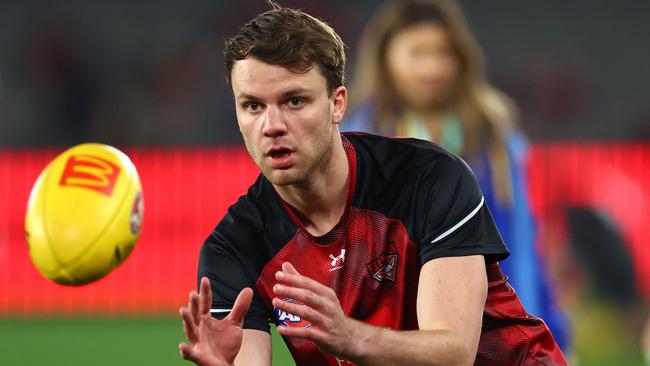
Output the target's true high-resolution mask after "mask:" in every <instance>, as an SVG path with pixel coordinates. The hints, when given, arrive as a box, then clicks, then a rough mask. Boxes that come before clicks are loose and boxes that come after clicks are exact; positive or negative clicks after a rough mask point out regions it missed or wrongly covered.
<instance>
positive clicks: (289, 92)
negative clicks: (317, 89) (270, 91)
mask: <svg viewBox="0 0 650 366" xmlns="http://www.w3.org/2000/svg"><path fill="white" fill-rule="evenodd" d="M310 91H311V90H310V89H307V88H303V87H300V86H299V87H297V88H293V89H289V90H287V91H285V92H283V93H282V94H281V95H282V98H286V97H288V96H292V95H296V94H302V93H306V92H310Z"/></svg>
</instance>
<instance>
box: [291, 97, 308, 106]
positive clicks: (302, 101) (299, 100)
mask: <svg viewBox="0 0 650 366" xmlns="http://www.w3.org/2000/svg"><path fill="white" fill-rule="evenodd" d="M288 104H289V106H290V107H300V106H302V105H303V104H305V98H300V97H293V98H290V99H289V102H288Z"/></svg>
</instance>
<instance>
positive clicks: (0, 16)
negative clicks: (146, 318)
mask: <svg viewBox="0 0 650 366" xmlns="http://www.w3.org/2000/svg"><path fill="white" fill-rule="evenodd" d="M281 3H282V4H283V5H285V6H292V7H299V8H302V9H304V10H306V11H308V12H310V13H312V14H314V15H317V16H319V17H321V18H322V19H324V20H326V21H327V22H329V23H330V24H331V25H332V26H333V27H334V28H335V29H336V30H337V31H338V32H339V33H340V35H341V36H342V38H343V39H344V41H345V42H346V43H347V45H348V80H352V79H353V78H354V75H352V74H351V71H352V70H353V67H352V66H353V64H354V58H355V51H356V43H357V41H358V38H359V35H360V32H361V29H362V27H363V25H364V24H365V21H366V20H367V19H368V18H369V17H370V15H371V13H372V11H373V10H374V8H375V7H376V6H377V4H378V2H377V1H368V0H364V1H349V0H348V1H340V0H328V1H302V2H301V1H281ZM461 4H462V6H463V8H464V9H465V11H466V14H467V17H468V19H469V22H470V24H471V26H472V28H473V30H474V32H475V34H476V35H477V37H478V39H479V41H480V43H481V45H482V47H483V49H484V51H485V54H486V58H487V60H488V70H489V75H490V78H491V80H492V81H493V83H494V84H495V85H496V86H497V87H499V88H500V89H502V90H503V91H505V92H506V93H508V94H509V95H510V96H511V97H513V98H514V99H515V101H516V102H517V104H518V106H519V108H520V122H521V124H522V126H523V127H524V130H525V131H526V132H527V133H528V134H529V136H530V137H531V139H532V140H533V141H539V140H610V139H635V140H638V139H647V138H649V137H650V86H649V81H650V67H648V65H649V64H650V47H649V46H648V40H649V36H650V22H648V21H647V20H648V19H650V2H649V1H643V0H621V1H616V2H613V1H593V0H573V1H559V0H555V1H517V0H501V1H477V0H473V1H472V0H464V1H461ZM266 9H268V6H267V5H266V4H265V2H263V1H261V0H256V1H252V0H240V1H236V2H234V1H216V0H212V1H205V0H196V1H180V0H161V1H151V0H146V1H126V0H114V1H80V0H72V1H64V2H47V1H37V0H23V1H20V2H19V1H6V0H4V1H1V2H0V146H8V147H22V146H67V145H73V144H77V143H80V142H85V141H98V142H104V143H109V144H114V145H118V146H133V145H178V144H181V145H213V144H240V143H241V138H240V136H239V132H238V130H237V126H236V120H235V117H234V111H233V107H232V96H231V94H230V90H229V88H228V86H227V85H226V84H225V82H224V78H223V60H222V57H221V49H222V44H223V39H224V38H226V37H228V36H230V35H232V34H234V33H235V32H236V31H237V29H238V26H239V25H241V24H242V23H243V22H244V21H247V20H249V19H250V18H251V17H253V16H254V15H255V14H256V13H258V12H260V11H263V10H266Z"/></svg>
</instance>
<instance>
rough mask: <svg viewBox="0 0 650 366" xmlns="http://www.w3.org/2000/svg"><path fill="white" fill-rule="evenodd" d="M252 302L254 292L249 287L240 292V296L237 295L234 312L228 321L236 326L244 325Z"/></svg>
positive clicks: (231, 312)
mask: <svg viewBox="0 0 650 366" xmlns="http://www.w3.org/2000/svg"><path fill="white" fill-rule="evenodd" d="M252 301H253V290H252V289H250V288H249V287H246V288H245V289H243V290H241V292H239V295H237V299H236V300H235V304H234V305H233V306H232V310H231V311H230V314H228V316H227V317H226V319H230V320H232V321H233V322H235V324H238V325H242V324H243V323H244V317H245V316H246V313H247V312H248V309H249V308H250V307H251V302H252Z"/></svg>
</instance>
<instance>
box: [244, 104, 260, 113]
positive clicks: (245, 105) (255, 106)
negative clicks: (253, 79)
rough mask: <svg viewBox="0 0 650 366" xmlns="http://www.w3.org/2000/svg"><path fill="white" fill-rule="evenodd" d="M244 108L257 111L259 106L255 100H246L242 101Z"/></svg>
mask: <svg viewBox="0 0 650 366" xmlns="http://www.w3.org/2000/svg"><path fill="white" fill-rule="evenodd" d="M244 108H246V110H247V111H248V112H257V111H259V110H260V108H261V106H260V104H259V103H257V102H246V103H244Z"/></svg>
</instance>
